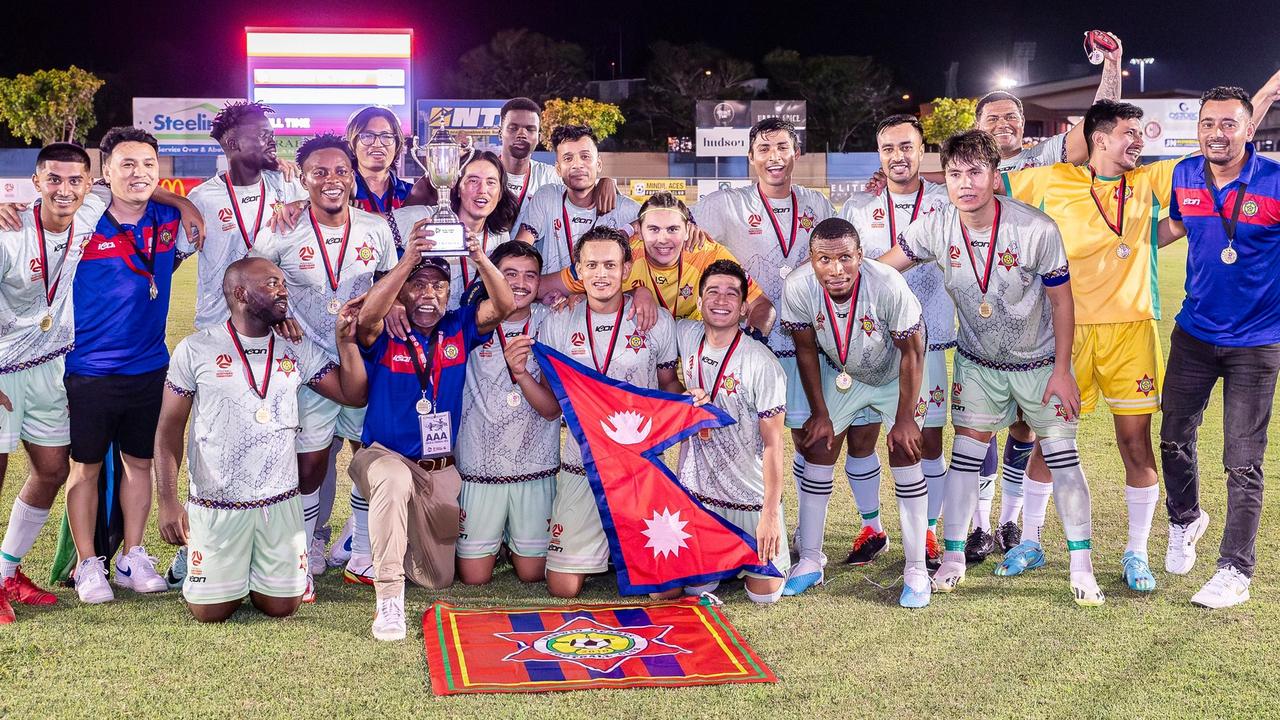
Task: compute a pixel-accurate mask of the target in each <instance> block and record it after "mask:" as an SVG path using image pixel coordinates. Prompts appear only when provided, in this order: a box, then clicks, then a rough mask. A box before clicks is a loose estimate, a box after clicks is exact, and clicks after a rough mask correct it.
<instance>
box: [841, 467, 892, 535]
mask: <svg viewBox="0 0 1280 720" xmlns="http://www.w3.org/2000/svg"><path fill="white" fill-rule="evenodd" d="M844 474H845V477H846V478H848V480H849V489H850V490H852V491H853V504H854V505H856V506H857V508H858V513H859V514H860V515H862V526H863V527H869V528H871V529H872V530H875V531H876V532H884V527H883V526H881V524H880V457H879V456H878V455H876V454H875V453H871V454H870V455H868V456H866V457H854V456H852V455H850V456H849V457H848V458H847V459H845V461H844Z"/></svg>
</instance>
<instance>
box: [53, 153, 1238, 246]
mask: <svg viewBox="0 0 1280 720" xmlns="http://www.w3.org/2000/svg"><path fill="white" fill-rule="evenodd" d="M1206 164H1207V163H1206ZM1204 178H1205V184H1206V185H1208V186H1209V190H1210V192H1211V193H1212V194H1211V195H1210V197H1212V198H1213V211H1214V212H1215V213H1217V215H1218V220H1219V221H1221V222H1222V231H1223V232H1225V233H1226V234H1227V245H1228V246H1230V245H1231V244H1232V243H1234V242H1235V240H1236V223H1238V222H1239V221H1240V208H1242V207H1244V191H1245V190H1246V189H1247V188H1248V187H1249V183H1240V187H1239V188H1238V189H1237V190H1236V200H1235V203H1234V204H1233V205H1232V207H1231V222H1229V223H1228V222H1227V216H1226V215H1223V214H1222V211H1223V210H1224V209H1225V207H1224V206H1222V205H1219V204H1218V188H1216V187H1214V185H1213V180H1212V175H1211V174H1210V173H1209V172H1208V171H1207V170H1206V171H1205V174H1204ZM69 242H70V237H68V243H69ZM41 247H44V246H43V245H41Z"/></svg>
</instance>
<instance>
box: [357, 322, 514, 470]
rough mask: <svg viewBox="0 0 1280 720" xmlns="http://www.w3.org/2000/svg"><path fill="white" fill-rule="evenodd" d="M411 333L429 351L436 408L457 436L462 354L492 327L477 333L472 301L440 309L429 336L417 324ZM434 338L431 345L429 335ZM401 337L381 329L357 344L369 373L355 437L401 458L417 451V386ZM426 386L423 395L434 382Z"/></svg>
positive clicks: (464, 371)
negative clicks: (370, 341) (368, 342)
mask: <svg viewBox="0 0 1280 720" xmlns="http://www.w3.org/2000/svg"><path fill="white" fill-rule="evenodd" d="M413 335H414V337H415V338H417V340H418V342H419V343H420V344H421V345H422V348H423V350H424V351H425V352H427V353H430V354H433V355H434V358H435V360H434V363H433V365H434V366H433V368H432V372H431V375H432V377H433V383H432V385H435V384H438V385H439V391H438V392H436V393H435V394H434V398H435V400H434V402H435V405H436V411H437V412H444V411H448V412H449V413H450V420H451V421H452V424H453V439H454V442H455V443H456V442H457V440H458V423H459V421H460V420H461V419H462V386H463V385H464V384H465V383H466V381H467V356H468V355H470V354H471V350H472V349H474V348H476V347H477V346H480V345H483V344H484V343H486V342H488V341H489V338H490V337H492V335H493V333H492V332H488V333H485V334H483V335H481V334H480V331H479V328H477V327H476V306H474V305H466V306H463V307H460V308H458V309H457V310H454V311H451V312H448V313H445V316H444V317H443V318H441V319H440V322H439V323H437V324H436V327H435V328H434V329H433V330H432V331H431V338H428V337H427V336H425V335H423V334H421V333H420V332H418V331H417V330H414V331H413ZM437 337H438V338H439V339H440V342H439V343H438V344H437V345H436V346H435V347H434V348H433V347H432V346H431V343H430V341H431V340H434V339H435V338H437ZM412 352H413V349H412V348H411V347H410V346H409V344H408V343H407V342H402V341H400V340H397V339H395V338H393V337H391V335H390V334H389V333H388V332H387V331H386V330H383V331H382V334H381V335H379V336H378V339H377V340H375V341H374V342H373V345H372V346H370V347H367V348H366V347H361V348H360V354H361V355H362V356H363V357H364V368H365V372H366V373H367V374H368V377H369V406H368V409H367V410H366V411H365V416H364V432H363V433H362V434H361V436H360V442H361V443H363V444H364V445H365V447H368V446H369V445H372V444H373V443H375V442H376V443H381V444H382V445H385V446H386V447H388V448H390V449H392V450H394V451H396V452H398V453H400V454H401V455H404V456H405V457H407V458H412V459H415V460H416V459H417V458H420V457H422V436H421V435H420V434H419V430H418V411H417V410H416V409H415V408H414V405H415V404H417V402H418V401H419V400H421V399H422V388H421V385H420V384H419V383H418V376H417V375H416V374H415V373H414V370H413V361H412V360H411V359H410V353H412ZM432 385H428V386H427V397H428V398H431V397H433V390H434V387H432Z"/></svg>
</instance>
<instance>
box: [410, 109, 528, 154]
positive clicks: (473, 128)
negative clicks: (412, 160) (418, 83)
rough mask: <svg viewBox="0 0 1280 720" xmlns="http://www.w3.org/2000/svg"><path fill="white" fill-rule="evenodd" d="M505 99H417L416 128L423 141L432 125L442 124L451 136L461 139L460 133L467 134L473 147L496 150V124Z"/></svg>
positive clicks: (498, 129)
mask: <svg viewBox="0 0 1280 720" xmlns="http://www.w3.org/2000/svg"><path fill="white" fill-rule="evenodd" d="M505 103H506V101H505V100H439V99H437V100H419V101H418V112H417V123H416V127H417V130H416V132H417V134H418V137H419V138H420V141H421V142H422V143H424V144H425V143H426V141H427V138H429V137H431V130H432V129H434V128H438V127H444V128H445V129H446V130H448V131H449V133H450V134H451V135H453V139H454V140H459V141H460V140H462V137H461V136H463V135H466V136H468V137H470V138H471V144H472V145H474V146H475V147H477V148H482V149H489V150H493V151H494V152H497V149H498V148H499V147H500V146H501V145H502V140H501V139H500V138H499V131H500V128H499V127H498V125H499V120H500V116H501V115H500V114H501V112H502V106H503V104H505ZM429 128H430V129H429Z"/></svg>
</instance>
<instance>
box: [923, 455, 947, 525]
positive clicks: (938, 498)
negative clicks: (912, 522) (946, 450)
mask: <svg viewBox="0 0 1280 720" xmlns="http://www.w3.org/2000/svg"><path fill="white" fill-rule="evenodd" d="M920 466H921V467H923V468H924V481H925V483H926V484H927V485H928V486H929V527H930V528H932V527H934V526H936V525H937V524H938V517H939V516H940V515H942V499H943V497H944V496H945V494H946V492H947V463H946V462H945V461H944V460H943V459H942V456H941V455H939V456H938V457H936V458H925V459H923V460H921V461H920Z"/></svg>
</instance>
